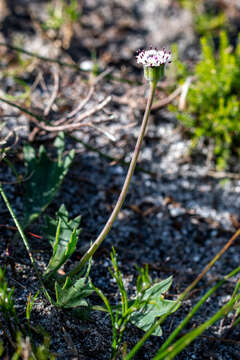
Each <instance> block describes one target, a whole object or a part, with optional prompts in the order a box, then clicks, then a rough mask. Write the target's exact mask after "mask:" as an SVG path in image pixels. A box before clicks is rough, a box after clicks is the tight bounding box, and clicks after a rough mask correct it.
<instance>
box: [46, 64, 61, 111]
mask: <svg viewBox="0 0 240 360" xmlns="http://www.w3.org/2000/svg"><path fill="white" fill-rule="evenodd" d="M53 79H54V85H53V92H52V95H51V97H50V99H49V103H48V105H47V107H46V109H45V110H44V116H47V115H48V114H49V112H50V111H51V108H52V106H53V104H54V102H55V100H56V97H57V95H58V91H59V71H58V69H57V68H56V69H55V70H54V71H53Z"/></svg>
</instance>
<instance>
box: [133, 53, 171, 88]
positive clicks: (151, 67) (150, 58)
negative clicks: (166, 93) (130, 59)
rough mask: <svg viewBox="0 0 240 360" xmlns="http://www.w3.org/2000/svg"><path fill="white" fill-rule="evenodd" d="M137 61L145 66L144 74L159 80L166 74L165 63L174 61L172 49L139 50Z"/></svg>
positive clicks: (147, 77) (152, 79)
mask: <svg viewBox="0 0 240 360" xmlns="http://www.w3.org/2000/svg"><path fill="white" fill-rule="evenodd" d="M136 58H137V63H138V64H142V65H143V66H144V75H145V77H146V79H147V80H149V81H154V82H157V81H158V80H161V79H162V78H163V76H164V70H165V65H166V64H170V63H171V62H172V61H171V59H172V55H171V51H166V49H165V48H163V49H162V50H158V49H153V48H152V47H150V49H149V50H138V51H137V56H136Z"/></svg>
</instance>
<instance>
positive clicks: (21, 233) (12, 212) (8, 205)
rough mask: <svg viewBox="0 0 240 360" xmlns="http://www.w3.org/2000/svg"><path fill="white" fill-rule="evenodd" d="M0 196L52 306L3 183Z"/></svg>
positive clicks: (0, 187)
mask: <svg viewBox="0 0 240 360" xmlns="http://www.w3.org/2000/svg"><path fill="white" fill-rule="evenodd" d="M0 194H1V195H2V198H3V200H4V202H5V204H6V206H7V208H8V211H9V212H10V214H11V216H12V218H13V221H14V222H15V224H16V227H17V229H18V231H19V234H20V235H21V238H22V240H23V243H24V245H25V248H26V250H27V252H28V255H29V258H30V260H31V263H32V266H33V268H34V271H35V273H36V275H37V278H38V281H39V282H40V284H41V287H42V290H43V292H44V295H45V296H46V298H47V299H48V301H49V302H50V304H52V299H51V297H50V295H49V294H48V292H47V289H46V288H45V285H44V283H43V281H42V279H41V276H40V274H39V271H38V268H37V264H36V262H35V260H34V257H33V255H32V252H31V249H30V246H29V243H28V240H27V238H26V235H25V234H24V231H23V228H22V226H21V224H20V223H19V221H18V219H17V217H16V215H15V213H14V211H13V209H12V207H11V205H10V203H9V201H8V198H7V196H6V194H5V192H4V190H3V188H2V185H1V183H0Z"/></svg>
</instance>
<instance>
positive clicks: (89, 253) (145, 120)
mask: <svg viewBox="0 0 240 360" xmlns="http://www.w3.org/2000/svg"><path fill="white" fill-rule="evenodd" d="M150 84H151V85H150V94H149V97H148V102H147V106H146V110H145V113H144V117H143V121H142V126H141V130H140V133H139V136H138V139H137V143H136V146H135V150H134V153H133V157H132V160H131V163H130V165H129V169H128V173H127V176H126V179H125V182H124V185H123V188H122V191H121V193H120V195H119V198H118V201H117V203H116V205H115V207H114V209H113V211H112V214H111V215H110V217H109V219H108V221H107V223H106V224H105V226H104V228H103V230H102V231H101V233H100V234H99V236H98V237H97V239H96V240H95V242H94V243H93V244H92V246H91V247H90V248H89V250H88V251H87V252H86V253H85V254H84V256H83V257H82V259H81V260H80V263H79V264H78V265H77V266H76V267H75V268H74V269H73V270H72V271H70V272H69V273H68V275H69V276H72V275H75V274H76V273H78V272H79V270H80V269H81V268H82V267H83V266H84V265H85V264H86V263H87V262H88V260H89V259H90V258H91V257H92V256H93V254H94V253H95V252H96V250H97V249H98V247H99V246H100V245H101V243H102V242H103V240H104V239H105V237H106V236H107V234H108V233H109V231H110V230H111V227H112V225H113V223H114V221H115V219H116V218H117V216H118V214H119V211H120V210H121V207H122V204H123V202H124V200H125V197H126V195H127V191H128V187H129V184H130V182H131V179H132V176H133V173H134V170H135V167H136V163H137V159H138V155H139V152H140V149H141V145H142V142H143V138H144V134H145V131H146V127H147V124H148V118H149V114H150V111H151V106H152V103H153V97H154V93H155V90H156V83H155V82H150Z"/></svg>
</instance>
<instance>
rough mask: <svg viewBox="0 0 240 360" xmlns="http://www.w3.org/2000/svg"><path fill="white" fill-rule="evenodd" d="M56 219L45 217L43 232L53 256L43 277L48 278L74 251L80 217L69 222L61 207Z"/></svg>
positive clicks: (78, 232) (64, 209)
mask: <svg viewBox="0 0 240 360" xmlns="http://www.w3.org/2000/svg"><path fill="white" fill-rule="evenodd" d="M56 217H57V218H56V219H53V218H51V217H49V216H47V217H46V226H45V227H44V229H43V231H44V233H45V234H46V237H47V239H48V240H49V242H50V244H51V246H52V248H53V254H52V257H51V259H50V261H49V264H48V267H47V270H46V272H45V277H50V276H52V275H54V273H55V272H56V271H57V270H58V269H59V268H60V267H61V266H62V265H63V264H64V263H65V262H66V261H67V260H68V259H69V257H70V256H71V255H72V254H73V252H74V251H75V249H76V245H77V240H78V235H79V234H80V231H81V229H80V228H79V224H80V220H81V217H80V216H77V217H76V218H74V219H72V220H69V219H68V211H67V209H66V207H65V205H62V206H61V207H60V209H59V211H58V212H57V214H56Z"/></svg>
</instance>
